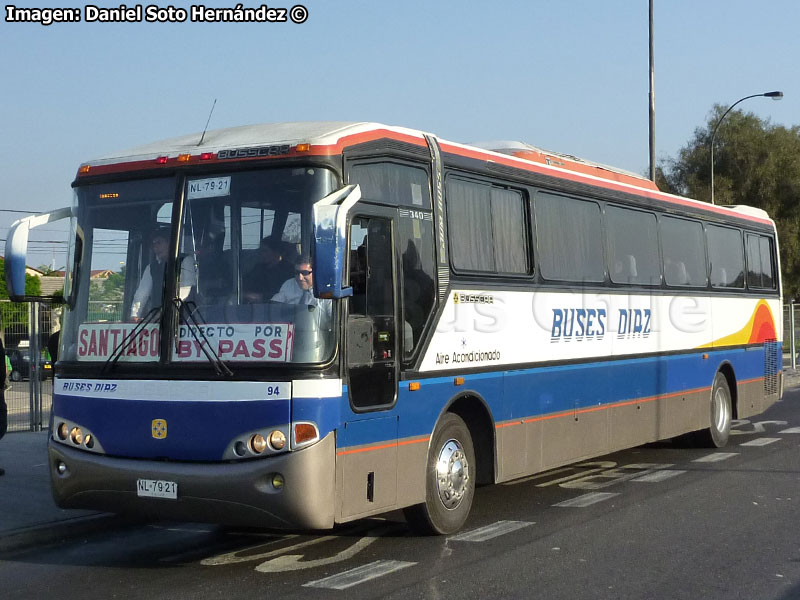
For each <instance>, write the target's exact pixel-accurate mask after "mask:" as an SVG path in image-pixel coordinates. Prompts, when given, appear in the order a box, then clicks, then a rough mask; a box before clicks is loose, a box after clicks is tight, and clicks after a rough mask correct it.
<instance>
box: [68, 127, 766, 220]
mask: <svg viewBox="0 0 800 600" xmlns="http://www.w3.org/2000/svg"><path fill="white" fill-rule="evenodd" d="M382 138H389V139H393V140H399V141H402V142H406V143H409V144H413V145H415V146H427V143H426V141H425V139H424V138H423V137H421V135H420V136H416V135H412V134H407V133H400V132H397V131H390V130H388V129H374V130H371V131H363V132H360V133H354V134H352V135H346V136H344V137H342V138H339V140H337V141H336V143H334V144H324V145H323V144H317V145H312V146H311V148H310V149H309V151H308V152H297V151H296V150H295V149H294V147H292V148H291V150H290V151H289V154H284V155H280V156H273V157H253V158H244V159H242V158H231V159H223V160H218V159H214V160H213V161H208V160H206V161H199V160H198V161H197V162H202V163H204V164H209V163H217V164H223V163H230V162H245V161H253V160H265V159H276V158H277V159H280V158H286V157H292V158H296V157H298V156H330V155H334V154H340V153H341V152H342V151H343V150H344V149H345V148H347V147H349V146H354V145H358V144H363V143H365V142H370V141H373V140H378V139H382ZM439 144H440V146H441V149H442V151H443V152H444V151H446V152H448V153H450V154H457V155H459V156H465V157H467V158H473V159H477V160H482V161H492V162H495V163H499V164H503V165H506V166H510V167H515V168H518V169H522V170H523V171H533V172H536V173H541V174H544V175H549V176H552V177H556V178H560V179H566V180H570V181H578V182H582V183H587V184H589V185H593V186H596V187H602V188H607V189H611V190H616V191H621V192H627V193H630V194H634V195H636V194H638V195H640V196H644V197H647V198H652V199H656V200H661V201H662V202H668V203H672V204H679V205H681V206H691V207H693V208H698V209H700V210H706V211H709V212H715V213H719V214H724V215H728V216H736V217H738V218H740V219H745V220H748V221H756V222H758V223H765V224H767V225H772V222H771V221H770V220H769V219H762V218H760V217H755V216H752V215H746V214H743V213H737V212H734V211H732V210H730V209H726V208H723V207H720V206H715V205H713V204H708V203H706V202H701V201H699V200H692V199H689V198H681V197H680V196H673V195H671V194H665V193H663V192H656V191H654V190H649V189H647V188H644V187H639V186H637V185H634V184H621V183H618V182H616V181H614V180H613V179H604V178H602V177H600V176H597V175H594V176H591V175H585V174H583V173H581V172H580V171H570V170H569V169H562V168H558V167H551V166H548V165H541V164H537V163H534V162H531V161H527V160H525V159H522V158H515V157H511V156H506V155H502V154H495V153H492V154H489V153H488V152H486V151H482V150H481V149H479V148H476V149H471V148H467V147H462V146H458V145H455V144H454V143H453V142H445V141H442V140H440V141H439ZM193 158H194V157H193ZM87 164H89V165H91V162H89V163H87ZM180 164H185V163H178V161H177V155H176V156H174V157H171V158H170V159H169V161H168V163H167V165H169V166H176V165H180ZM189 164H196V161H195V160H191V161H190V163H189ZM160 166H163V165H157V164H156V163H155V159H148V160H144V161H133V162H128V163H125V162H121V163H115V164H106V165H91V169H90V170H89V172H88V173H86V174H82V173H78V179H81V178H82V177H86V176H91V175H101V174H105V173H112V172H116V171H128V170H131V171H136V170H142V169H152V168H158V167H160Z"/></svg>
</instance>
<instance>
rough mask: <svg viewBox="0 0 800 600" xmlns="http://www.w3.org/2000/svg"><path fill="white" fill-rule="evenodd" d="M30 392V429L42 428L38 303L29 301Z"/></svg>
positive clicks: (39, 429)
mask: <svg viewBox="0 0 800 600" xmlns="http://www.w3.org/2000/svg"><path fill="white" fill-rule="evenodd" d="M31 329H32V334H31V338H30V351H31V369H30V374H31V393H32V394H33V412H32V416H33V419H34V427H33V428H32V431H41V430H42V382H41V376H40V372H41V365H40V361H41V357H40V352H39V303H38V302H31Z"/></svg>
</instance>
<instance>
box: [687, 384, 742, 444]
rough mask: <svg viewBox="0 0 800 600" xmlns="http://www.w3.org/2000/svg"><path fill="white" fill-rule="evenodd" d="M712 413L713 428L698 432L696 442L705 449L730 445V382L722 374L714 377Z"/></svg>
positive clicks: (731, 415)
mask: <svg viewBox="0 0 800 600" xmlns="http://www.w3.org/2000/svg"><path fill="white" fill-rule="evenodd" d="M710 411H711V415H710V417H711V426H710V427H709V428H708V429H703V430H702V431H698V432H696V434H695V435H696V437H695V440H696V442H697V445H698V446H702V447H703V448H722V447H723V446H725V445H726V444H727V443H728V438H729V437H730V435H731V419H732V418H733V409H732V402H731V390H730V388H729V387H728V380H727V379H726V378H725V376H724V375H723V374H722V373H717V375H716V377H714V385H713V386H712V387H711V402H710Z"/></svg>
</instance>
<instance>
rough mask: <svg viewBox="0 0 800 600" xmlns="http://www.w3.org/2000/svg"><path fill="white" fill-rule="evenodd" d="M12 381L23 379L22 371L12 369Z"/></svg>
mask: <svg viewBox="0 0 800 600" xmlns="http://www.w3.org/2000/svg"><path fill="white" fill-rule="evenodd" d="M11 381H22V373H20V372H19V371H11Z"/></svg>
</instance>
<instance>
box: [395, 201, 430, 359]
mask: <svg viewBox="0 0 800 600" xmlns="http://www.w3.org/2000/svg"><path fill="white" fill-rule="evenodd" d="M421 214H422V213H421V212H418V215H421ZM426 217H427V214H426ZM426 217H423V218H419V216H412V217H407V218H402V217H401V219H400V252H401V256H402V268H403V271H402V284H403V296H402V297H403V313H402V314H403V320H402V322H403V336H404V339H403V358H404V359H408V358H411V356H412V355H413V354H414V351H415V349H416V348H417V346H418V345H419V342H420V339H421V337H422V333H423V331H424V329H425V324H426V323H427V322H428V317H429V316H430V314H431V310H432V309H433V304H434V300H435V294H436V284H435V278H434V272H435V262H434V260H435V259H434V256H433V218H432V217H431V218H426Z"/></svg>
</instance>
